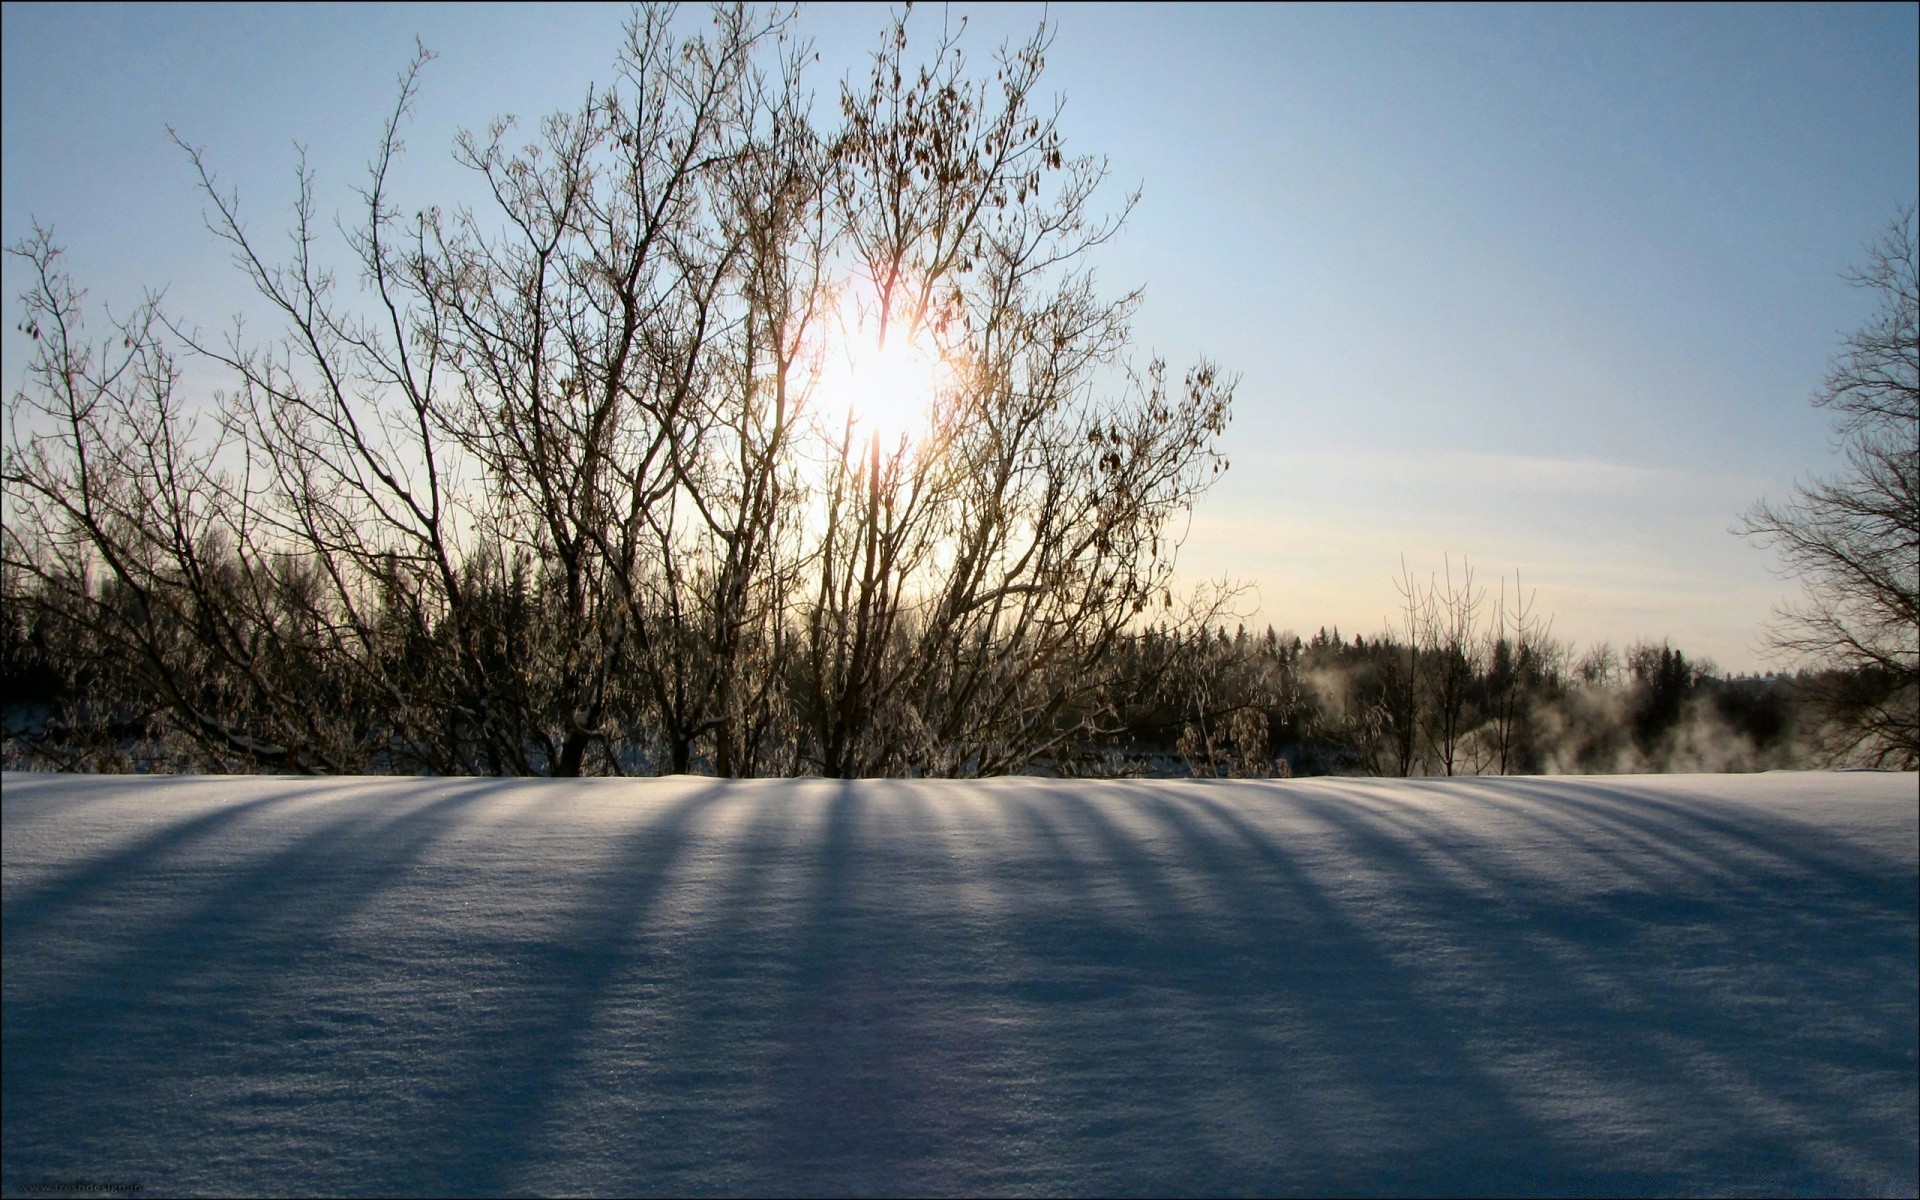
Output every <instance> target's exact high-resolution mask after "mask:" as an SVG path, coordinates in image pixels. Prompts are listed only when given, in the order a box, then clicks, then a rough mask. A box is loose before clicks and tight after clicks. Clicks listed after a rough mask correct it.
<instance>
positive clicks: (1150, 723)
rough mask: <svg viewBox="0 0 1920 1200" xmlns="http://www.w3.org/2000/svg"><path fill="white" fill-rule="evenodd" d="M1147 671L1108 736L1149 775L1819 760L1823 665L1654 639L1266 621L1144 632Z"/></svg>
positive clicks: (1136, 648) (1141, 653) (1745, 767)
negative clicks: (1301, 629) (1778, 663)
mask: <svg viewBox="0 0 1920 1200" xmlns="http://www.w3.org/2000/svg"><path fill="white" fill-rule="evenodd" d="M1129 651H1130V653H1132V654H1134V655H1137V656H1138V658H1139V660H1140V662H1141V677H1142V678H1143V679H1144V678H1153V677H1158V678H1159V679H1160V681H1161V683H1160V690H1159V691H1158V693H1157V694H1156V693H1154V692H1152V691H1149V690H1144V689H1143V692H1142V694H1141V695H1139V696H1138V697H1137V698H1136V703H1135V705H1134V706H1133V707H1132V709H1131V710H1130V730H1131V734H1132V736H1131V739H1130V740H1129V741H1128V742H1127V743H1126V744H1125V745H1115V746H1113V747H1111V748H1110V754H1109V758H1108V760H1107V762H1106V763H1105V764H1104V765H1105V766H1106V767H1107V768H1108V769H1117V768H1120V767H1121V765H1122V764H1123V763H1130V764H1132V765H1134V766H1135V767H1147V768H1148V769H1154V768H1157V773H1180V774H1186V773H1191V774H1194V775H1200V776H1219V777H1261V776H1275V775H1277V776H1287V775H1327V774H1343V775H1352V774H1358V775H1449V774H1452V775H1485V774H1538V773H1580V774H1586V773H1614V772H1646V771H1754V770H1767V769H1773V768H1783V767H1800V766H1813V765H1821V764H1823V763H1825V762H1827V761H1828V759H1827V757H1826V755H1825V754H1824V753H1823V746H1824V744H1825V743H1824V742H1823V739H1822V737H1821V733H1822V730H1821V727H1820V726H1821V722H1822V718H1820V717H1818V716H1816V715H1815V713H1816V707H1815V705H1814V704H1813V703H1812V697H1813V696H1814V694H1815V693H1816V692H1820V691H1822V690H1824V689H1828V688H1831V686H1832V685H1833V684H1834V682H1835V680H1834V679H1832V678H1830V677H1829V676H1828V675H1825V674H1801V675H1766V676H1749V675H1733V676H1729V675H1722V674H1718V673H1716V671H1715V670H1714V667H1713V665H1712V664H1711V663H1710V662H1706V661H1700V660H1695V659H1692V658H1689V657H1688V656H1687V655H1686V654H1685V653H1684V652H1683V651H1681V650H1678V649H1675V648H1674V647H1673V646H1671V645H1669V644H1667V643H1664V642H1663V643H1658V644H1655V643H1645V642H1643V643H1638V644H1635V645H1632V646H1629V647H1628V648H1627V649H1626V650H1625V652H1624V653H1622V652H1621V651H1618V650H1616V649H1615V648H1614V647H1612V646H1611V645H1608V644H1605V643H1602V644H1600V645H1598V646H1595V647H1593V648H1592V649H1590V650H1588V651H1587V652H1585V653H1584V654H1581V653H1577V652H1576V651H1575V650H1574V648H1573V647H1571V646H1569V645H1567V644H1566V643H1563V642H1557V641H1550V640H1549V641H1543V642H1540V643H1534V644H1523V643H1519V642H1517V641H1515V640H1514V639H1512V638H1507V639H1500V638H1498V637H1496V638H1494V639H1492V640H1491V641H1482V642H1480V643H1479V644H1477V645H1471V646H1468V647H1464V648H1462V647H1455V648H1445V647H1441V648H1436V647H1434V646H1433V645H1431V644H1426V645H1423V644H1422V643H1421V641H1420V640H1419V639H1417V638H1416V639H1415V640H1413V641H1409V640H1407V639H1406V638H1405V637H1404V636H1400V635H1394V634H1382V635H1378V636H1373V637H1354V638H1352V639H1350V640H1349V639H1345V638H1343V637H1342V636H1341V634H1340V632H1339V631H1338V630H1337V629H1335V630H1331V631H1329V630H1327V629H1325V628H1322V629H1320V630H1319V631H1318V632H1317V633H1316V634H1314V636H1313V637H1311V638H1309V639H1301V638H1299V637H1296V636H1294V635H1292V634H1290V633H1279V632H1276V631H1275V630H1274V629H1272V628H1271V627H1269V628H1268V629H1267V630H1266V631H1265V632H1264V633H1259V634H1254V633H1250V632H1249V631H1248V630H1247V629H1245V628H1244V627H1241V628H1238V629H1236V630H1235V631H1233V632H1231V633H1229V632H1228V631H1227V630H1225V629H1213V630H1208V631H1206V632H1205V633H1203V634H1200V635H1199V636H1197V637H1193V636H1186V637H1182V636H1180V635H1170V634H1167V633H1164V632H1162V631H1148V632H1146V633H1144V634H1142V635H1141V636H1140V637H1138V638H1137V639H1135V640H1134V642H1133V643H1132V644H1131V645H1130V647H1129Z"/></svg>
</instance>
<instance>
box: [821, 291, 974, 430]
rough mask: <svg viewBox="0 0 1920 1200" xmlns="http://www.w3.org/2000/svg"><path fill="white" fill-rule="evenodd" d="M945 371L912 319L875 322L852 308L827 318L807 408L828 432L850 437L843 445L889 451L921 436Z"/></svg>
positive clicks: (946, 380)
mask: <svg viewBox="0 0 1920 1200" xmlns="http://www.w3.org/2000/svg"><path fill="white" fill-rule="evenodd" d="M951 384H952V370H951V368H950V367H949V365H948V363H947V361H946V359H945V356H944V355H942V354H941V352H940V349H939V347H938V346H937V345H936V344H935V342H934V339H933V337H932V335H931V334H930V333H929V332H928V331H927V330H926V329H925V328H923V327H921V326H919V325H917V324H916V323H915V322H912V321H907V320H899V319H896V320H893V321H890V322H889V323H888V324H887V327H886V330H885V332H884V334H883V333H882V331H881V330H880V328H879V322H878V321H877V320H875V319H873V318H872V317H870V316H865V315H863V314H861V313H858V312H855V311H852V309H851V307H850V306H848V307H843V309H842V310H841V311H840V312H839V313H837V314H835V316H834V318H833V319H832V320H830V321H829V322H828V328H827V332H826V338H825V342H824V345H822V346H821V349H820V357H819V361H818V365H817V368H816V373H815V375H814V379H813V400H812V403H813V409H814V413H815V415H816V417H817V418H818V419H819V421H820V423H821V427H822V429H823V431H824V432H825V433H826V434H827V436H829V437H831V438H834V439H835V440H838V439H839V438H840V437H841V436H842V435H843V434H846V435H850V436H849V438H848V449H849V450H852V449H854V448H865V447H867V446H868V445H869V444H870V443H871V442H873V441H874V440H875V439H877V440H878V442H879V446H880V449H881V450H882V451H883V452H886V453H893V452H895V451H898V450H901V449H903V448H906V447H908V446H911V445H913V444H915V443H918V442H919V441H920V440H921V439H922V438H924V437H925V436H926V432H927V428H928V424H929V422H930V420H931V417H932V413H933V409H934V402H935V400H936V398H937V397H938V396H939V394H940V393H941V391H942V390H944V389H946V388H947V387H949V386H951Z"/></svg>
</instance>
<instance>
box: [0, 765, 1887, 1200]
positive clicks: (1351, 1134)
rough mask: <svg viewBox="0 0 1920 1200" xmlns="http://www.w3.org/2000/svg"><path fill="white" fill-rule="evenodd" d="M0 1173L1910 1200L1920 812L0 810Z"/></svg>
mask: <svg viewBox="0 0 1920 1200" xmlns="http://www.w3.org/2000/svg"><path fill="white" fill-rule="evenodd" d="M3 782H4V812H3V813H0V816H3V817H4V850H5V853H4V906H5V920H4V936H5V962H4V974H3V978H4V1001H5V1003H4V1025H5V1030H4V1033H5V1045H4V1076H5V1082H4V1086H5V1094H4V1139H5V1146H4V1178H3V1179H0V1184H3V1186H4V1190H5V1191H6V1193H8V1194H25V1193H28V1192H30V1191H32V1190H34V1189H35V1188H36V1187H40V1186H43V1185H47V1184H68V1183H71V1182H73V1181H77V1180H86V1181H90V1182H91V1184H92V1185H93V1186H95V1187H101V1186H106V1185H119V1184H131V1183H139V1184H141V1185H143V1188H144V1191H145V1192H146V1193H147V1194H194V1193H228V1194H234V1193H257V1194H263V1195H271V1194H282V1193H307V1194H313V1193H318V1194H328V1193H358V1194H394V1195H407V1194H458V1193H602V1194H612V1193H756V1194H759V1193H782V1194H792V1193H820V1192H826V1193H892V1192H906V1193H952V1192H964V1193H981V1192H984V1193H1009V1194H1011V1193H1034V1192H1042V1193H1111V1192H1119V1193H1141V1192H1146V1193H1169V1192H1172V1193H1221V1192H1227V1193H1295V1192H1312V1193H1323V1192H1347V1193H1375V1192H1422V1193H1468V1194H1470V1193H1514V1192H1524V1193H1570V1194H1578V1193H1613V1192H1623V1191H1624V1192H1655V1193H1681V1194H1686V1193H1713V1194H1739V1193H1780V1192H1785V1193H1840V1194H1847V1193H1856V1192H1858V1193H1873V1194H1888V1193H1891V1194H1905V1195H1913V1194H1914V1193H1915V1191H1916V1187H1917V1186H1920V1149H1917V1148H1916V1146H1917V1141H1916V1139H1917V1138H1920V1115H1917V1112H1916V1106H1917V1105H1920V1085H1917V1084H1916V1078H1917V1076H1916V1072H1917V1071H1920V1059H1917V1052H1916V1044H1917V1042H1920V1034H1916V1022H1917V1021H1920V1012H1917V1011H1916V1010H1917V1008H1920V999H1917V997H1920V978H1917V975H1920V941H1917V936H1920V935H1917V929H1920V926H1917V924H1916V922H1917V920H1920V918H1917V916H1916V890H1917V889H1920V880H1917V878H1916V873H1917V870H1916V864H1917V863H1920V840H1917V839H1920V816H1917V811H1920V810H1917V807H1916V778H1915V776H1913V775H1910V774H1909V775H1891V774H1864V773H1863V774H1777V775H1748V776H1668V777H1634V778H1621V777H1613V778H1582V779H1574V778H1554V779H1499V780H1457V781H1445V782H1442V781H1411V782H1408V781H1369V780H1301V781H1287V782H1275V783H1223V782H1150V783H1094V784H1089V783H1068V782H1062V781H1057V780H1040V779H1014V780H1001V781H995V782H989V783H919V782H863V783H853V784H845V783H837V782H830V781H823V780H808V781H774V782H760V783H732V782H722V781H716V780H709V779H690V778H677V779H664V780H644V781H620V780H594V781H581V782H548V781H536V782H525V781H499V780H419V779H348V780H327V781H318V782H315V781H293V780H288V779H279V778H245V779H209V778H130V777H113V778H75V777H62V776H34V775H20V774H14V775H7V776H6V777H5V778H4V781H3Z"/></svg>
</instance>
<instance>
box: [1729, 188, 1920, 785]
mask: <svg viewBox="0 0 1920 1200" xmlns="http://www.w3.org/2000/svg"><path fill="white" fill-rule="evenodd" d="M1917 258H1920V254H1917V252H1916V242H1915V231H1914V210H1913V209H1912V208H1911V207H1909V208H1907V209H1906V210H1905V211H1904V212H1902V213H1901V214H1900V215H1899V216H1897V217H1896V218H1895V219H1894V220H1893V222H1892V223H1891V224H1890V225H1889V226H1888V228H1887V230H1886V232H1885V233H1884V234H1883V235H1882V237H1881V238H1880V240H1879V241H1878V242H1877V243H1875V244H1874V245H1873V246H1872V247H1870V249H1869V251H1868V257H1867V262H1866V265H1865V266H1864V267H1862V268H1860V269H1858V270H1856V271H1854V272H1852V273H1850V274H1849V275H1848V276H1847V280H1848V282H1850V283H1852V284H1853V285H1855V286H1856V287H1863V288H1868V289H1871V290H1872V291H1873V292H1875V293H1877V295H1878V300H1879V307H1878V309H1877V310H1876V311H1875V313H1874V315H1873V317H1872V319H1871V320H1870V321H1869V322H1868V323H1867V324H1866V325H1865V326H1863V327H1862V328H1861V329H1859V330H1858V331H1856V332H1854V333H1853V334H1851V335H1849V336H1848V337H1847V339H1846V342H1845V345H1844V347H1843V349H1842V350H1841V351H1840V353H1839V354H1838V355H1837V356H1836V357H1835V359H1834V361H1833V365H1832V368H1831V370H1830V371H1829V373H1828V375H1827V379H1826V382H1825V384H1824V385H1823V386H1822V388H1821V390H1820V392H1819V394H1818V395H1816V396H1815V397H1814V403H1815V404H1817V405H1819V406H1820V407H1822V408H1826V409H1829V410H1831V411H1832V412H1833V413H1834V426H1835V431H1836V433H1837V434H1838V436H1839V439H1840V444H1841V448H1842V451H1843V453H1844V455H1845V458H1846V465H1845V467H1844V469H1843V470H1842V471H1841V472H1840V474H1839V475H1837V476H1835V477H1833V478H1831V479H1816V480H1814V481H1812V482H1810V483H1807V484H1803V485H1801V486H1800V487H1798V488H1797V489H1796V490H1795V492H1794V494H1793V496H1792V497H1791V498H1790V499H1788V500H1787V501H1785V502H1784V503H1780V504H1774V503H1771V502H1768V501H1765V500H1763V501H1761V502H1759V503H1758V504H1756V505H1755V506H1754V507H1753V508H1752V509H1751V510H1750V511H1749V512H1748V513H1747V515H1746V517H1745V519H1744V521H1743V523H1742V524H1741V525H1740V526H1739V528H1738V532H1740V533H1743V534H1744V535H1746V536H1748V537H1752V538H1755V539H1756V540H1757V541H1758V542H1759V543H1760V544H1762V545H1771V546H1774V547H1777V549H1778V551H1779V553H1780V556H1781V559H1782V561H1783V562H1784V563H1785V565H1786V568H1787V570H1788V571H1790V572H1791V573H1792V574H1794V575H1797V576H1799V577H1800V579H1801V581H1802V585H1803V592H1802V599H1801V601H1800V603H1798V604H1797V605H1793V606H1789V607H1784V608H1782V609H1781V610H1779V612H1778V616H1777V619H1776V621H1775V623H1774V625H1773V627H1772V629H1771V630H1770V633H1769V640H1770V642H1771V644H1772V647H1773V649H1774V650H1775V651H1776V652H1777V653H1778V654H1780V655H1781V656H1782V657H1783V658H1786V659H1788V660H1789V661H1792V662H1794V663H1796V664H1798V665H1800V666H1802V667H1805V668H1810V669H1811V670H1812V671H1814V672H1817V674H1815V675H1813V676H1812V677H1811V678H1810V679H1809V690H1810V693H1811V698H1812V699H1813V700H1815V701H1816V702H1817V703H1818V704H1819V706H1820V707H1821V708H1822V709H1823V710H1824V712H1825V713H1826V715H1827V716H1828V718H1829V720H1830V726H1829V731H1828V732H1829V735H1830V736H1829V738H1828V745H1827V749H1828V752H1829V754H1830V756H1831V757H1832V758H1833V759H1834V760H1835V761H1848V760H1858V761H1862V762H1866V763H1870V764H1873V765H1879V766H1898V767H1901V768H1903V769H1907V770H1912V769H1913V768H1914V767H1916V766H1920V286H1917V285H1916V260H1917Z"/></svg>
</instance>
